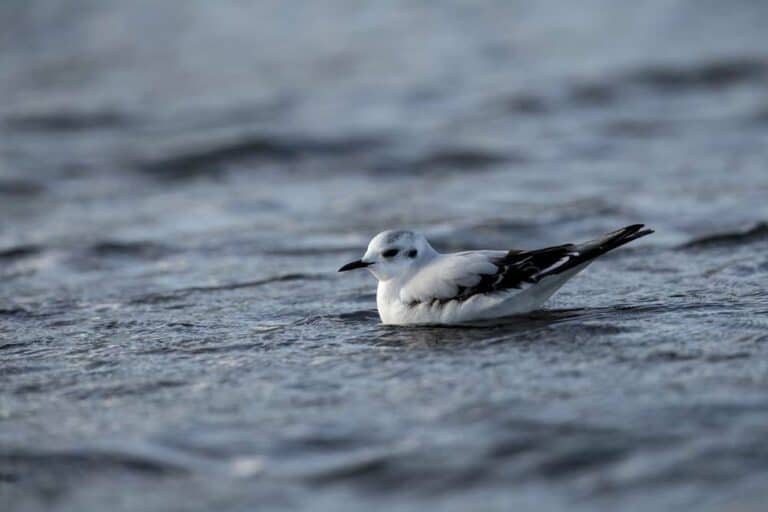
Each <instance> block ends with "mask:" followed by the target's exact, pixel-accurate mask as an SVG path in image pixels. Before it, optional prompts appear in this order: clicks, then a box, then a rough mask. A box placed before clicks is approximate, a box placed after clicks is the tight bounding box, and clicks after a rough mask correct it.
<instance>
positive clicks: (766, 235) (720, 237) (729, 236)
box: [680, 221, 768, 249]
mask: <svg viewBox="0 0 768 512" xmlns="http://www.w3.org/2000/svg"><path fill="white" fill-rule="evenodd" d="M763 240H768V222H764V221H763V222H758V223H757V224H755V225H754V226H752V227H751V228H749V229H746V230H742V231H725V232H722V233H714V234H711V235H705V236H701V237H698V238H694V239H693V240H690V241H689V242H686V243H684V244H683V245H681V246H680V247H681V248H683V249H706V248H710V247H727V246H732V245H744V244H751V243H754V242H759V241H763Z"/></svg>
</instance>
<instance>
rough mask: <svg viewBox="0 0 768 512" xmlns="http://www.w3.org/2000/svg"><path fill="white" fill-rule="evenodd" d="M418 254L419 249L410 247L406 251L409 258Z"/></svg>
mask: <svg viewBox="0 0 768 512" xmlns="http://www.w3.org/2000/svg"><path fill="white" fill-rule="evenodd" d="M418 254H419V251H417V250H416V249H411V250H410V251H408V257H409V258H415V257H416V256H418Z"/></svg>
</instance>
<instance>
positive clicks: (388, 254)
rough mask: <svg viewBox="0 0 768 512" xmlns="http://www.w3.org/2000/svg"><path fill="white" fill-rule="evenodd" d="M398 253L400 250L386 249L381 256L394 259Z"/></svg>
mask: <svg viewBox="0 0 768 512" xmlns="http://www.w3.org/2000/svg"><path fill="white" fill-rule="evenodd" d="M398 252H400V249H387V250H386V251H384V252H383V253H381V255H382V256H384V257H385V258H394V257H395V256H397V253H398Z"/></svg>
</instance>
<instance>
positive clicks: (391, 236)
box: [387, 231, 411, 244]
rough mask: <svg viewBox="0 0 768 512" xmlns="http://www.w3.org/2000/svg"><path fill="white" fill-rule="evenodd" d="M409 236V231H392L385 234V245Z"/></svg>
mask: <svg viewBox="0 0 768 512" xmlns="http://www.w3.org/2000/svg"><path fill="white" fill-rule="evenodd" d="M408 236H411V232H410V231H392V232H391V233H388V234H387V244H393V243H395V242H397V241H398V240H400V239H401V238H405V237H408Z"/></svg>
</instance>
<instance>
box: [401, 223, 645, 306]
mask: <svg viewBox="0 0 768 512" xmlns="http://www.w3.org/2000/svg"><path fill="white" fill-rule="evenodd" d="M643 227H644V226H643V225H642V224H635V225H632V226H627V227H625V228H622V229H620V230H618V231H614V232H611V233H608V234H607V235H605V236H603V237H601V238H599V239H597V240H593V241H591V242H587V243H584V244H579V245H575V244H564V245H557V246H554V247H546V248H544V249H537V250H532V251H516V250H512V251H506V252H504V251H472V252H464V253H455V254H447V255H445V256H441V257H440V258H441V259H440V260H438V261H435V262H434V263H433V264H431V265H429V266H427V267H425V268H424V269H422V271H421V272H419V273H418V274H417V275H416V276H414V277H413V279H412V280H411V282H409V283H408V285H407V286H405V287H404V288H403V291H402V292H401V300H403V301H404V302H405V303H407V304H412V305H416V304H420V303H434V302H439V303H446V302H450V301H453V300H456V301H464V300H467V299H469V298H471V297H473V296H475V295H478V294H489V293H495V292H503V291H511V290H516V289H517V290H519V289H523V288H526V287H528V286H531V285H533V284H536V283H538V282H539V281H541V280H542V279H544V278H546V277H549V276H552V275H557V274H560V273H562V272H566V271H568V270H570V269H572V268H574V267H576V266H578V265H581V264H583V263H587V262H589V261H591V260H593V259H595V258H597V257H598V256H600V255H602V254H605V253H606V252H608V251H610V250H612V249H615V248H616V247H619V246H621V245H624V244H626V243H628V242H631V241H632V240H636V239H638V238H640V237H643V236H646V235H649V234H651V233H653V231H651V230H650V229H643Z"/></svg>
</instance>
